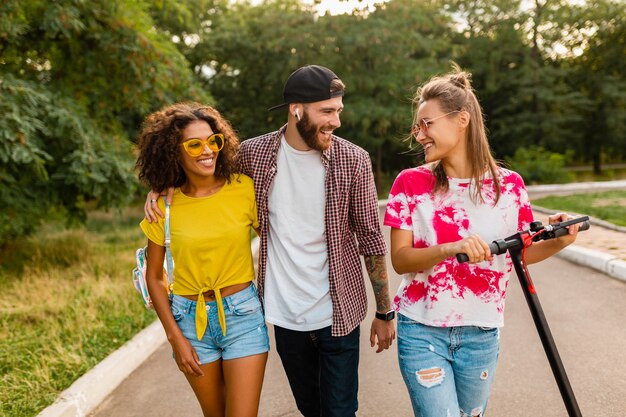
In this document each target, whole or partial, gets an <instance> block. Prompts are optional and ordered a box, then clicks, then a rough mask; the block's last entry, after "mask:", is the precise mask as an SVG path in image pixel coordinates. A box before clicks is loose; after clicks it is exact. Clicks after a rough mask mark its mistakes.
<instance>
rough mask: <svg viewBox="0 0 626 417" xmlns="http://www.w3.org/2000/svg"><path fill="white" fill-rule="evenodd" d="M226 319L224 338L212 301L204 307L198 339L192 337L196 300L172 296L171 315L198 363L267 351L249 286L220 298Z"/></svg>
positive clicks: (259, 313)
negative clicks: (204, 317) (202, 329)
mask: <svg viewBox="0 0 626 417" xmlns="http://www.w3.org/2000/svg"><path fill="white" fill-rule="evenodd" d="M222 302H223V305H224V314H225V316H226V335H225V336H224V335H223V334H222V328H221V327H220V322H219V318H218V314H217V303H216V301H209V302H207V303H205V304H206V309H207V316H208V323H207V328H206V331H205V332H204V336H203V337H202V340H198V337H197V336H196V303H197V302H196V301H192V300H189V299H187V298H185V297H181V296H180V295H174V296H173V298H172V303H171V310H172V315H173V316H174V320H176V323H178V327H180V330H181V331H182V332H183V335H184V336H185V337H186V338H187V340H189V342H190V343H191V346H193V348H194V349H195V350H196V353H197V354H198V358H199V359H200V362H201V363H203V364H205V363H211V362H215V361H216V360H218V359H220V358H222V359H224V360H228V359H237V358H243V357H245V356H252V355H257V354H260V353H265V352H268V351H269V350H270V344H269V338H268V336H267V326H266V325H265V317H264V316H263V309H262V308H261V301H260V300H259V296H258V295H257V292H256V288H255V286H254V284H253V283H250V286H249V287H247V288H246V289H243V290H241V291H239V292H237V293H235V294H232V295H229V296H228V297H224V298H223V299H222Z"/></svg>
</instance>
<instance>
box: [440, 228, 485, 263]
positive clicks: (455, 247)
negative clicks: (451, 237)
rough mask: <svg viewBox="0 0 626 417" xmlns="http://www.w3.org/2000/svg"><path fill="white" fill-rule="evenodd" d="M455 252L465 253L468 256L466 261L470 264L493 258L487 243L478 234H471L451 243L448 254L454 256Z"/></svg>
mask: <svg viewBox="0 0 626 417" xmlns="http://www.w3.org/2000/svg"><path fill="white" fill-rule="evenodd" d="M457 253H464V254H466V255H467V257H468V258H469V261H468V262H469V263H471V264H475V263H478V262H482V261H491V260H492V259H493V256H492V255H491V249H489V245H488V244H487V243H486V242H485V241H484V240H482V239H481V237H480V236H478V235H472V236H470V237H466V238H465V239H462V240H459V241H457V242H453V243H451V244H450V251H449V255H450V256H455V255H456V254H457Z"/></svg>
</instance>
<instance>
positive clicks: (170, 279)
mask: <svg viewBox="0 0 626 417" xmlns="http://www.w3.org/2000/svg"><path fill="white" fill-rule="evenodd" d="M163 201H164V202H165V259H166V262H167V289H168V294H169V296H170V298H171V297H172V286H173V285H174V259H173V258H172V251H171V250H170V243H171V236H170V205H169V204H167V198H166V197H163Z"/></svg>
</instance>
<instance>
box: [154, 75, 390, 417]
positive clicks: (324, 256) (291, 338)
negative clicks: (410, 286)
mask: <svg viewBox="0 0 626 417" xmlns="http://www.w3.org/2000/svg"><path fill="white" fill-rule="evenodd" d="M344 89H345V86H344V84H343V83H342V82H341V80H340V79H339V78H338V77H337V76H336V75H335V74H334V73H333V72H332V71H331V70H330V69H328V68H325V67H322V66H319V65H308V66H305V67H302V68H299V69H297V70H296V71H294V72H293V73H292V74H291V75H290V76H289V78H288V79H287V82H286V83H285V87H284V91H283V98H284V101H283V103H282V104H279V105H278V106H274V107H272V108H271V109H270V110H275V109H285V108H286V109H287V110H288V115H287V124H286V125H284V126H283V127H281V128H280V129H279V130H278V131H276V132H271V133H267V134H265V135H262V136H259V137H256V138H252V139H248V140H246V141H244V142H243V143H242V144H241V148H240V151H239V162H240V167H241V170H242V172H243V173H244V174H246V175H248V176H250V177H251V178H252V179H253V180H254V190H255V194H256V200H257V207H258V217H259V229H260V236H261V245H260V250H259V268H258V277H257V287H258V290H259V296H260V297H261V298H262V299H263V300H264V307H265V318H266V320H267V322H269V323H271V324H273V325H274V333H275V339H276V350H277V352H278V354H279V356H280V358H281V361H282V363H283V367H284V368H285V372H286V374H287V378H288V380H289V385H290V387H291V390H292V392H293V395H294V397H295V399H296V404H297V406H298V409H299V410H300V412H301V413H302V415H304V416H305V417H320V416H324V417H327V416H333V417H353V416H355V415H356V410H357V408H358V401H357V392H358V365H359V336H360V327H359V326H360V324H361V322H362V321H363V319H364V318H365V314H366V312H367V297H366V293H365V284H364V280H363V273H362V270H361V261H360V259H359V255H363V256H364V258H365V266H366V269H367V272H368V275H369V278H370V281H371V284H372V287H373V290H374V296H375V298H376V318H374V320H373V321H372V325H371V328H370V343H371V346H372V347H374V346H375V345H376V346H377V348H376V352H382V351H383V350H385V349H388V348H389V346H390V345H391V343H392V341H393V340H394V339H395V327H394V323H393V319H394V313H395V312H394V311H393V310H391V304H390V300H389V285H388V280H387V270H386V264H385V253H386V250H387V249H386V246H385V242H384V238H383V234H382V232H381V229H380V226H379V221H378V201H377V196H376V187H375V185H374V176H373V174H372V165H371V161H370V158H369V154H368V153H367V152H366V151H365V150H363V149H362V148H360V147H358V146H356V145H354V144H353V143H351V142H349V141H347V140H345V139H342V138H340V137H337V136H335V135H333V131H334V130H335V129H337V128H338V127H339V126H341V122H340V121H339V115H340V113H341V111H342V110H343V99H342V97H343V94H344ZM156 198H158V195H157V194H154V193H152V192H151V193H149V194H148V199H147V201H146V207H145V211H146V218H147V219H148V220H149V221H151V220H156V215H155V212H156V213H158V209H156V207H155V206H153V205H152V204H151V199H154V200H156Z"/></svg>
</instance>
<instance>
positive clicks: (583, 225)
mask: <svg viewBox="0 0 626 417" xmlns="http://www.w3.org/2000/svg"><path fill="white" fill-rule="evenodd" d="M589 226H590V225H589V221H584V222H582V223H581V224H580V229H578V231H579V232H582V231H584V230H589ZM568 232H569V230H568V229H567V227H564V228H562V229H557V230H555V231H554V237H561V236H565V235H566V234H567V233H568Z"/></svg>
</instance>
